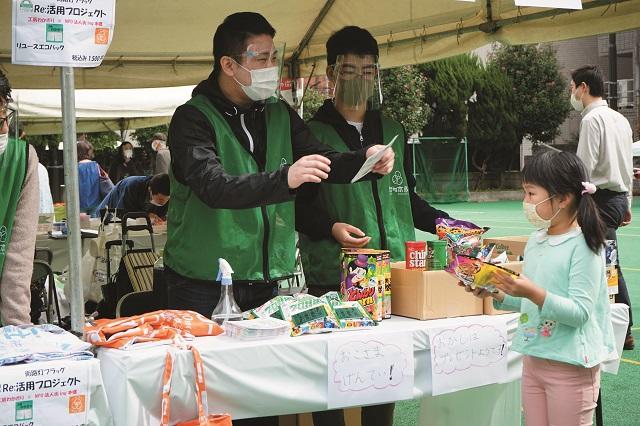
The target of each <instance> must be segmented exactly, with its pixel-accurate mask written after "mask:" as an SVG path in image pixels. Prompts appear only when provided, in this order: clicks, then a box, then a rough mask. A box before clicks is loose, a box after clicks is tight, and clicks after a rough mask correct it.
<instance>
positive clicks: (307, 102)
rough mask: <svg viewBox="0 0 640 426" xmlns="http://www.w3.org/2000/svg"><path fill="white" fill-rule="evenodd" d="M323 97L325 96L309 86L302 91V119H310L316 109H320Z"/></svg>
mask: <svg viewBox="0 0 640 426" xmlns="http://www.w3.org/2000/svg"><path fill="white" fill-rule="evenodd" d="M325 99H326V97H325V96H324V95H323V94H322V93H320V92H319V91H318V90H316V89H313V88H311V87H309V88H307V90H306V91H305V93H304V97H303V98H302V101H303V104H302V105H303V107H302V119H303V120H304V121H309V120H311V118H313V116H314V115H315V114H316V112H317V111H318V109H320V107H321V106H322V104H323V103H324V100H325Z"/></svg>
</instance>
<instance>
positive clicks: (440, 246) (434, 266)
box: [427, 240, 447, 271]
mask: <svg viewBox="0 0 640 426" xmlns="http://www.w3.org/2000/svg"><path fill="white" fill-rule="evenodd" d="M427 267H428V268H429V270H430V271H439V270H441V269H444V268H446V267H447V242H446V241H444V240H438V241H428V242H427Z"/></svg>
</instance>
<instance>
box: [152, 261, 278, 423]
mask: <svg viewBox="0 0 640 426" xmlns="http://www.w3.org/2000/svg"><path fill="white" fill-rule="evenodd" d="M164 279H165V282H166V284H167V296H168V300H169V303H168V304H169V309H187V310H191V311H196V312H198V313H199V314H202V315H204V316H205V317H207V318H210V317H211V314H212V313H213V308H215V307H216V304H217V303H218V300H219V299H220V284H219V283H216V282H215V281H202V280H195V279H191V278H187V277H183V276H182V275H180V274H178V273H177V272H175V271H173V270H172V269H171V268H169V267H167V266H165V267H164ZM277 293H278V286H277V284H265V283H255V284H253V283H247V282H234V283H233V297H234V299H235V301H236V303H237V304H238V306H239V307H240V309H242V310H243V311H246V310H249V309H252V308H257V307H258V306H260V305H262V304H263V303H265V302H267V301H268V300H270V299H271V298H272V297H274V296H275V295H277ZM233 424H234V426H278V417H277V416H270V417H258V418H254V419H242V420H234V421H233Z"/></svg>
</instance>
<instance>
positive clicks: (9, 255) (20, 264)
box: [0, 71, 40, 325]
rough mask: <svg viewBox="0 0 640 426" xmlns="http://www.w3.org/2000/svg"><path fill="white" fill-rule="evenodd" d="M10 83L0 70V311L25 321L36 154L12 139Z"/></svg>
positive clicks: (7, 319)
mask: <svg viewBox="0 0 640 426" xmlns="http://www.w3.org/2000/svg"><path fill="white" fill-rule="evenodd" d="M10 102H11V87H10V86H9V81H8V80H7V77H6V76H5V75H4V74H3V73H2V71H0V315H1V318H2V325H20V324H30V323H31V318H30V315H29V314H30V312H31V284H30V282H31V274H32V273H33V256H34V252H35V245H36V230H37V227H38V206H39V201H40V193H39V188H38V155H37V154H36V152H35V150H34V149H33V147H32V146H31V145H27V144H26V143H25V142H23V141H21V140H19V139H18V137H17V126H16V122H15V119H14V117H13V116H14V111H13V110H11V109H10V108H9V103H10Z"/></svg>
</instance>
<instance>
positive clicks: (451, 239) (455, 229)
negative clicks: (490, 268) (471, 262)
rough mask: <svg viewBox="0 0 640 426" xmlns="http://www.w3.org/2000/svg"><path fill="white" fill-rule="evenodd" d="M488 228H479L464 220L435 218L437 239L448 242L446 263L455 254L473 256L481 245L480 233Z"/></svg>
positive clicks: (450, 260)
mask: <svg viewBox="0 0 640 426" xmlns="http://www.w3.org/2000/svg"><path fill="white" fill-rule="evenodd" d="M488 230H489V228H486V227H485V228H481V227H479V226H478V225H476V224H475V223H471V222H467V221H464V220H458V219H448V218H437V219H436V235H438V239H440V240H446V241H447V242H448V247H447V262H448V263H449V262H452V261H453V259H454V256H455V255H456V254H465V255H467V256H472V257H475V256H476V255H477V253H478V252H479V251H480V248H481V247H482V234H484V233H485V232H487V231H488ZM448 263H447V264H448Z"/></svg>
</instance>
